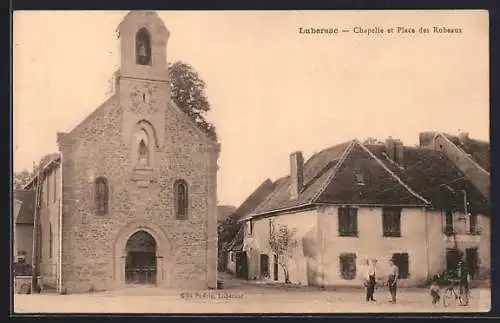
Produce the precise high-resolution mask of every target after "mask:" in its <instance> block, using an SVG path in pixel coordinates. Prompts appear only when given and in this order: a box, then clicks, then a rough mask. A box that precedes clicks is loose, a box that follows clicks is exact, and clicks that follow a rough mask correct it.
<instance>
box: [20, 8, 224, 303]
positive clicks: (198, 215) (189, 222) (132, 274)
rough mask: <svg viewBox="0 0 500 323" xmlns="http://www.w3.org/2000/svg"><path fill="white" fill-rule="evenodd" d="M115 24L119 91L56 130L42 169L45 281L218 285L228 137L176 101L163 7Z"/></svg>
mask: <svg viewBox="0 0 500 323" xmlns="http://www.w3.org/2000/svg"><path fill="white" fill-rule="evenodd" d="M118 32H119V42H120V68H119V70H118V71H117V73H116V74H115V92H114V94H113V95H112V96H111V97H109V99H107V100H106V101H105V102H104V103H103V104H102V105H101V106H99V107H98V108H97V109H96V110H95V111H94V112H93V113H91V114H90V115H89V116H88V117H87V118H86V119H85V120H83V121H82V122H81V123H80V124H79V125H78V126H76V127H75V128H74V129H73V130H71V131H70V132H68V133H58V134H57V142H58V145H59V153H58V154H56V155H55V156H53V158H52V159H51V160H49V162H47V163H46V164H45V165H44V176H43V177H42V178H43V182H42V185H43V186H42V187H43V194H42V195H43V197H42V209H41V223H40V225H41V227H40V246H39V247H40V252H39V253H40V260H39V263H40V270H41V276H42V278H43V281H44V284H46V285H52V286H54V288H56V289H57V290H58V291H59V292H60V293H74V292H88V291H98V290H111V289H117V288H122V287H125V286H126V285H132V284H153V285H156V286H159V287H165V288H187V289H189V288H192V289H207V288H216V285H217V169H218V166H217V160H218V156H219V151H220V145H219V144H218V142H217V141H216V140H214V139H212V138H210V137H209V136H208V135H206V134H205V133H204V132H203V131H202V130H200V129H199V128H198V126H197V125H196V124H195V123H194V121H192V120H191V118H190V117H188V116H187V115H186V114H185V113H184V112H182V110H180V109H179V108H178V107H177V106H176V104H175V103H174V102H173V101H172V100H171V97H170V87H169V80H168V70H167V66H168V65H167V51H166V47H167V42H168V39H169V31H168V30H167V28H166V27H165V25H164V23H163V21H162V19H161V18H160V17H159V16H158V14H157V13H156V12H145V11H133V12H130V13H128V14H127V15H126V16H125V18H124V19H123V21H122V22H121V23H120V25H119V27H118ZM103 54H104V53H103ZM36 181H37V178H34V179H33V180H32V182H31V184H29V185H28V186H27V187H26V189H30V187H31V188H32V187H33V186H34V184H35V183H36Z"/></svg>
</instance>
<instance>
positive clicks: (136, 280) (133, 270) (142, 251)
mask: <svg viewBox="0 0 500 323" xmlns="http://www.w3.org/2000/svg"><path fill="white" fill-rule="evenodd" d="M125 250H126V259H125V282H126V283H127V284H156V273H157V264H156V241H155V239H154V238H153V237H152V236H151V235H150V234H149V233H147V232H146V231H137V232H136V233H134V234H133V235H132V236H131V237H130V238H129V239H128V241H127V244H126V246H125Z"/></svg>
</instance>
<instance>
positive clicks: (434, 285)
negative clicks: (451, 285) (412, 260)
mask: <svg viewBox="0 0 500 323" xmlns="http://www.w3.org/2000/svg"><path fill="white" fill-rule="evenodd" d="M439 278H440V276H439V275H436V276H435V277H434V279H433V280H432V282H431V286H430V287H429V291H430V293H431V297H432V304H437V303H439V301H440V300H441V288H440V287H439Z"/></svg>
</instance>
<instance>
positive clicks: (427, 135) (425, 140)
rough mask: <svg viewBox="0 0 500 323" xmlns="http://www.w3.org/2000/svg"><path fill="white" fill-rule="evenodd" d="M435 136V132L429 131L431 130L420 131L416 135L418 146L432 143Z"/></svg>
mask: <svg viewBox="0 0 500 323" xmlns="http://www.w3.org/2000/svg"><path fill="white" fill-rule="evenodd" d="M435 136H436V133H435V132H431V131H428V132H421V133H420V134H419V135H418V139H419V144H420V147H427V146H430V145H431V144H432V143H433V142H432V141H433V139H434V137H435Z"/></svg>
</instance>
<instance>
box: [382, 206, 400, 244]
mask: <svg viewBox="0 0 500 323" xmlns="http://www.w3.org/2000/svg"><path fill="white" fill-rule="evenodd" d="M382 226H383V235H384V237H401V208H398V207H384V208H383V209H382Z"/></svg>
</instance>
